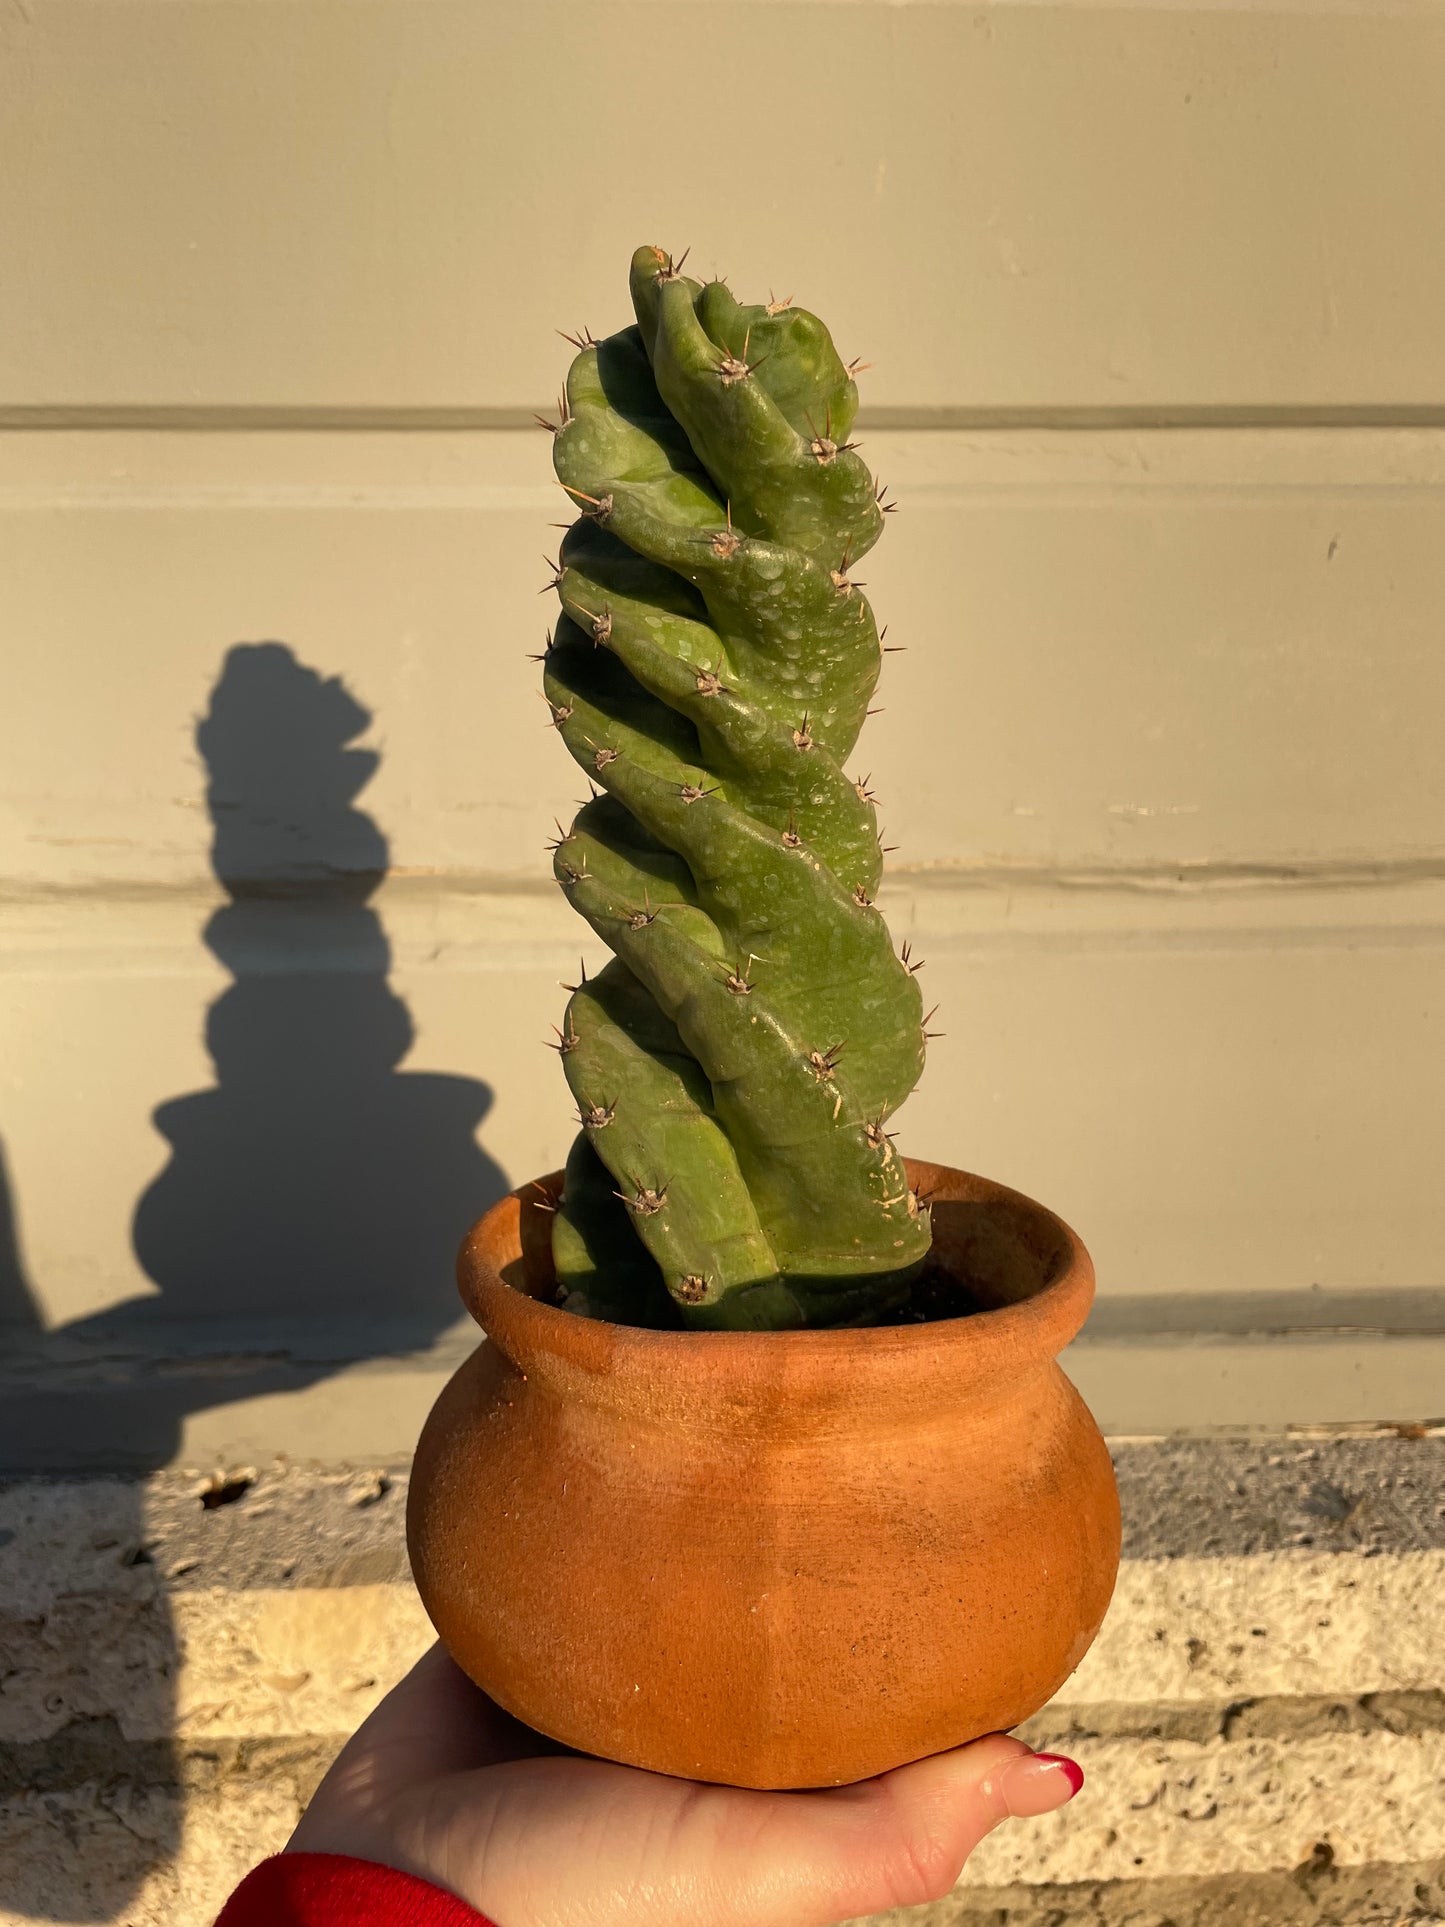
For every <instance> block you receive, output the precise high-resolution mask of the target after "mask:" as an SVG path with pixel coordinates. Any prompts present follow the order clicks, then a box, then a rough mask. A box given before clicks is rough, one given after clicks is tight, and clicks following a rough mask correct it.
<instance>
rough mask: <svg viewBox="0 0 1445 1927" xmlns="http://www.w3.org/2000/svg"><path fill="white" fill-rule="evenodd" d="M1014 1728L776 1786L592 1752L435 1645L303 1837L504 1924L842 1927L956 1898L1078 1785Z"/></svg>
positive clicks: (348, 1749)
mask: <svg viewBox="0 0 1445 1927" xmlns="http://www.w3.org/2000/svg"><path fill="white" fill-rule="evenodd" d="M1082 1780H1083V1774H1082V1772H1081V1770H1080V1769H1079V1768H1078V1767H1077V1766H1075V1765H1074V1763H1073V1761H1071V1760H1063V1759H1060V1758H1058V1757H1057V1756H1055V1755H1052V1754H1044V1753H1039V1754H1035V1753H1031V1752H1030V1751H1029V1749H1028V1748H1027V1747H1026V1746H1025V1745H1024V1744H1023V1742H1022V1741H1020V1740H1014V1739H1007V1738H1005V1737H1004V1736H1003V1735H1001V1734H994V1735H992V1736H990V1737H989V1738H987V1739H982V1740H975V1741H974V1742H973V1743H972V1744H971V1745H969V1746H961V1747H958V1748H956V1749H955V1750H954V1751H952V1752H949V1753H938V1754H935V1755H934V1756H933V1757H932V1758H931V1759H926V1760H918V1761H915V1762H914V1763H913V1764H912V1765H911V1766H900V1767H895V1768H894V1769H893V1771H892V1772H890V1773H882V1774H879V1775H878V1777H877V1778H876V1779H872V1780H862V1781H859V1782H858V1783H857V1784H855V1785H853V1786H841V1787H828V1788H825V1789H823V1790H821V1791H817V1792H806V1793H765V1792H756V1791H752V1790H749V1789H746V1788H738V1787H724V1786H712V1785H708V1784H703V1783H700V1782H697V1781H693V1780H675V1779H672V1778H670V1777H669V1776H667V1775H666V1774H661V1773H646V1772H643V1771H641V1770H640V1769H639V1768H636V1767H630V1766H617V1765H614V1764H612V1763H611V1762H609V1761H606V1760H598V1759H593V1758H591V1757H590V1756H588V1755H584V1754H579V1753H574V1752H572V1751H571V1750H570V1749H568V1748H566V1747H562V1746H559V1745H557V1744H556V1742H554V1741H552V1740H548V1739H545V1738H544V1737H543V1736H542V1735H541V1734H539V1733H534V1732H533V1731H532V1730H531V1729H530V1728H529V1727H525V1726H523V1725H521V1724H520V1723H519V1722H518V1721H516V1720H514V1719H512V1718H511V1717H510V1715H509V1714H507V1713H504V1712H503V1711H502V1709H501V1708H500V1707H499V1706H497V1705H496V1704H495V1703H494V1702H493V1701H492V1700H490V1699H488V1698H487V1696H486V1695H485V1694H484V1693H482V1692H480V1691H478V1689H477V1688H476V1687H475V1686H473V1685H472V1683H471V1681H470V1680H469V1679H467V1677H466V1676H465V1674H463V1673H462V1672H461V1671H460V1670H459V1669H458V1668H457V1666H456V1665H455V1664H454V1663H453V1661H452V1660H451V1659H450V1658H449V1657H448V1656H447V1654H446V1653H445V1652H444V1651H443V1649H442V1648H441V1647H440V1646H434V1647H433V1648H432V1649H431V1651H430V1652H429V1653H428V1654H427V1655H426V1656H425V1658H424V1659H422V1660H421V1661H420V1662H419V1663H418V1664H417V1665H416V1666H415V1667H414V1668H413V1669H412V1671H411V1672H410V1673H409V1674H408V1675H407V1676H406V1678H405V1679H404V1680H402V1682H401V1684H400V1685H399V1686H397V1687H396V1688H395V1689H394V1690H393V1691H392V1692H391V1693H389V1694H388V1695H387V1697H386V1698H385V1699H384V1700H383V1701H382V1702H381V1704H380V1706H378V1707H377V1709H376V1711H375V1712H374V1713H373V1714H372V1715H371V1717H370V1718H369V1719H368V1720H367V1721H366V1722H365V1724H364V1725H363V1726H362V1727H361V1728H360V1729H359V1730H358V1731H357V1733H356V1734H355V1735H354V1737H353V1738H352V1739H351V1740H350V1741H349V1742H348V1743H347V1745H346V1746H345V1748H344V1749H343V1750H342V1752H341V1754H340V1757H339V1758H338V1759H337V1761H336V1763H335V1765H334V1766H333V1767H332V1768H331V1771H330V1772H329V1773H328V1774H327V1775H326V1778H325V1779H324V1780H323V1781H322V1783H321V1785H320V1787H319V1788H318V1790H317V1793H316V1797H315V1799H314V1800H313V1801H312V1802H311V1805H310V1807H309V1808H308V1809H307V1811H306V1813H305V1815H304V1816H303V1818H302V1820H301V1824H300V1825H299V1826H298V1827H297V1829H296V1832H295V1834H294V1835H293V1837H292V1840H291V1843H290V1845H289V1847H288V1848H287V1852H289V1853H338V1854H351V1855H353V1856H355V1857H356V1858H357V1859H361V1860H371V1861H377V1862H380V1863H381V1864H383V1865H385V1866H389V1867H396V1868H399V1869H401V1870H402V1871H403V1872H406V1873H412V1874H416V1875H418V1876H419V1877H420V1878H422V1879H424V1880H428V1881H430V1882H431V1883H432V1884H433V1885H434V1886H438V1887H443V1888H448V1889H450V1890H451V1891H452V1892H453V1893H455V1894H457V1895H459V1896H460V1898H462V1899H463V1900H466V1901H468V1902H470V1904H471V1905H472V1906H473V1907H476V1908H477V1909H479V1911H480V1912H482V1913H484V1914H486V1915H487V1916H488V1917H489V1918H490V1919H492V1920H494V1921H497V1922H499V1923H501V1927H624V1924H625V1927H676V1923H677V1922H678V1921H679V1920H686V1921H688V1922H689V1923H690V1924H691V1927H831V1923H834V1922H838V1921H844V1920H851V1919H853V1918H855V1917H856V1916H858V1915H860V1914H871V1913H880V1912H883V1911H885V1910H886V1909H888V1908H890V1907H909V1906H915V1905H917V1904H918V1903H920V1902H923V1901H928V1900H938V1899H941V1898H942V1897H943V1895H944V1894H946V1893H947V1892H948V1891H949V1889H950V1888H951V1887H952V1886H953V1884H954V1882H955V1881H956V1880H957V1878H958V1876H959V1873H960V1871H961V1869H962V1867H963V1863H964V1861H965V1860H966V1859H967V1858H968V1856H969V1854H970V1853H971V1852H972V1851H973V1849H974V1848H975V1847H976V1846H977V1845H978V1843H979V1841H980V1840H981V1839H982V1838H983V1836H984V1835H985V1834H986V1833H988V1832H989V1831H991V1829H992V1828H994V1827H995V1826H997V1825H998V1823H999V1822H1000V1821H1001V1820H1003V1819H1006V1818H1007V1817H1008V1816H1009V1815H1010V1814H1013V1815H1018V1816H1030V1815H1035V1814H1041V1813H1049V1812H1052V1811H1053V1809H1054V1808H1055V1807H1060V1806H1062V1805H1063V1804H1064V1802H1065V1801H1066V1800H1069V1799H1071V1798H1072V1797H1073V1795H1074V1794H1075V1793H1076V1792H1077V1791H1078V1788H1079V1786H1080V1784H1081V1783H1082Z"/></svg>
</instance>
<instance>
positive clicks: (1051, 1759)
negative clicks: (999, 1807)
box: [1001, 1753, 1084, 1819]
mask: <svg viewBox="0 0 1445 1927" xmlns="http://www.w3.org/2000/svg"><path fill="white" fill-rule="evenodd" d="M1083 1784H1084V1769H1083V1768H1082V1767H1081V1766H1080V1765H1079V1763H1078V1761H1077V1760H1070V1759H1066V1758H1065V1757H1064V1755H1063V1754H1062V1753H1028V1754H1025V1755H1024V1756H1023V1758H1022V1759H1018V1760H1012V1761H1010V1763H1009V1765H1008V1767H1007V1768H1006V1769H1005V1771H1004V1773H1003V1774H1002V1776H1001V1785H1002V1791H1003V1797H1004V1804H1005V1805H1006V1806H1007V1807H1008V1810H1009V1812H1010V1813H1011V1814H1013V1815H1014V1817H1015V1818H1016V1819H1026V1818H1028V1819H1031V1818H1034V1817H1035V1816H1037V1815H1038V1814H1041V1813H1052V1812H1053V1811H1054V1809H1055V1808H1056V1807H1061V1806H1063V1805H1065V1804H1066V1803H1067V1802H1068V1801H1070V1800H1072V1799H1073V1797H1074V1795H1075V1794H1076V1793H1077V1792H1078V1790H1079V1788H1080V1787H1081V1786H1082V1785H1083Z"/></svg>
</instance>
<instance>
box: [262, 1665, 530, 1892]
mask: <svg viewBox="0 0 1445 1927" xmlns="http://www.w3.org/2000/svg"><path fill="white" fill-rule="evenodd" d="M566 1750H567V1749H565V1748H563V1747H559V1746H558V1745H557V1744H556V1743H555V1742H554V1741H552V1740H549V1739H546V1738H544V1737H543V1735H541V1734H540V1733H534V1732H533V1731H532V1729H531V1727H529V1726H523V1725H522V1723H521V1721H520V1720H515V1719H513V1718H512V1716H511V1714H510V1713H507V1712H504V1711H503V1709H502V1708H501V1707H500V1706H498V1705H497V1703H496V1702H495V1700H492V1699H489V1698H488V1697H487V1695H486V1694H485V1693H483V1692H482V1691H481V1690H480V1688H478V1687H476V1686H474V1685H473V1684H472V1682H471V1681H470V1680H469V1679H468V1678H467V1676H466V1674H465V1673H463V1672H462V1670H461V1668H460V1667H459V1666H458V1665H457V1664H456V1662H455V1661H454V1660H453V1659H452V1658H451V1656H450V1655H449V1654H448V1653H447V1652H446V1650H445V1648H444V1647H442V1646H441V1645H440V1644H437V1645H434V1646H432V1647H431V1648H430V1649H429V1650H428V1651H427V1652H425V1653H423V1655H422V1657H421V1658H420V1659H419V1660H418V1661H417V1663H416V1665H415V1666H413V1667H412V1669H411V1671H410V1672H409V1673H408V1674H406V1676H405V1677H404V1678H403V1679H401V1680H400V1681H398V1683H397V1684H396V1685H395V1686H394V1687H393V1688H392V1689H391V1691H390V1692H389V1693H388V1694H387V1695H386V1697H385V1698H384V1699H383V1700H382V1701H381V1702H380V1704H379V1705H378V1706H376V1707H375V1708H374V1709H373V1711H372V1712H371V1713H370V1714H369V1715H368V1717H367V1718H366V1719H365V1720H364V1721H363V1722H362V1724H361V1725H360V1726H359V1727H358V1728H357V1730H356V1732H355V1733H354V1734H353V1735H352V1736H351V1738H350V1739H349V1740H348V1741H347V1743H346V1745H345V1746H344V1747H343V1748H342V1750H341V1752H340V1754H339V1755H338V1756H337V1758H336V1760H335V1761H334V1762H333V1764H332V1766H331V1769H330V1771H329V1772H328V1773H327V1774H326V1777H325V1778H324V1779H323V1780H322V1782H321V1785H320V1787H319V1788H318V1789H317V1792H316V1795H315V1797H314V1798H313V1800H312V1801H311V1804H310V1806H309V1807H308V1808H307V1810H306V1812H305V1814H304V1815H303V1816H302V1819H301V1823H300V1825H299V1826H298V1828H297V1830H296V1833H295V1835H294V1836H293V1839H292V1842H291V1846H292V1848H293V1849H294V1850H305V1851H310V1852H340V1851H342V1850H343V1849H342V1848H341V1847H337V1846H334V1845H329V1844H327V1842H329V1841H331V1840H332V1839H343V1838H344V1839H350V1838H352V1836H353V1835H355V1837H356V1839H357V1840H359V1841H360V1842H361V1843H362V1844H361V1846H360V1847H357V1846H355V1845H353V1846H351V1847H349V1848H347V1849H346V1850H347V1851H360V1852H361V1853H362V1857H363V1858H365V1857H367V1854H366V1850H365V1839H366V1834H365V1829H366V1828H367V1827H368V1826H370V1824H371V1817H372V1815H373V1814H375V1813H376V1812H377V1811H379V1810H380V1809H382V1808H384V1807H386V1806H387V1805H388V1804H390V1803H391V1802H393V1801H395V1800H396V1799H398V1798H399V1797H401V1796H404V1795H406V1794H408V1793H411V1792H413V1791H415V1790H417V1789H419V1788H423V1787H425V1786H426V1785H427V1784H428V1783H430V1782H434V1781H437V1780H441V1779H444V1778H446V1777H447V1776H448V1775H451V1774H458V1773H464V1772H468V1771H470V1770H472V1769H474V1768H476V1767H484V1766H494V1765H497V1764H499V1763H502V1762H506V1761H512V1760H525V1759H531V1758H533V1757H535V1756H537V1755H540V1754H548V1753H559V1752H565V1751H566Z"/></svg>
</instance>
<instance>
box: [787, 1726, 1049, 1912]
mask: <svg viewBox="0 0 1445 1927" xmlns="http://www.w3.org/2000/svg"><path fill="white" fill-rule="evenodd" d="M1083 1778H1084V1776H1083V1772H1082V1769H1081V1768H1080V1767H1078V1766H1077V1765H1076V1764H1075V1763H1074V1762H1073V1761H1072V1760H1066V1759H1063V1758H1060V1757H1059V1756H1057V1755H1054V1754H1047V1753H1032V1752H1030V1750H1029V1748H1028V1747H1026V1746H1025V1745H1024V1744H1023V1742H1022V1741H1021V1740H1014V1739H1009V1738H1006V1737H1005V1736H1004V1735H1002V1734H992V1735H990V1736H989V1737H988V1738H987V1739H982V1740H975V1741H974V1742H973V1743H972V1744H971V1745H969V1746H961V1747H956V1748H954V1749H953V1750H952V1751H951V1752H948V1753H938V1754H934V1755H933V1756H932V1757H931V1758H929V1759H925V1760H916V1761H914V1762H913V1764H912V1765H910V1766H903V1767H896V1768H895V1769H894V1770H893V1771H892V1772H891V1773H884V1774H880V1775H879V1777H878V1778H877V1779H876V1780H868V1781H864V1782H862V1783H861V1784H860V1785H858V1786H856V1787H840V1788H838V1789H837V1791H836V1793H832V1792H830V1793H826V1794H822V1795H818V1796H815V1797H816V1798H818V1799H820V1800H825V1801H834V1802H836V1803H837V1804H838V1805H839V1806H840V1807H841V1808H842V1809H843V1811H844V1812H845V1813H846V1814H847V1815H848V1822H849V1824H848V1825H847V1827H846V1830H845V1833H844V1836H843V1837H842V1838H840V1839H839V1840H837V1841H835V1843H834V1848H835V1854H836V1859H835V1866H836V1869H837V1872H838V1874H839V1875H840V1877H841V1879H842V1882H843V1885H844V1888H845V1891H844V1892H843V1893H842V1894H841V1895H840V1898H841V1899H843V1900H845V1901H846V1903H847V1909H848V1911H849V1912H850V1913H852V1914H859V1915H861V1914H871V1913H882V1912H886V1911H887V1910H888V1909H889V1908H891V1907H913V1906H918V1905H921V1904H922V1903H924V1902H926V1901H932V1900H940V1899H942V1898H943V1896H944V1895H945V1894H947V1893H948V1892H949V1891H950V1890H951V1888H952V1887H953V1886H954V1884H955V1882H956V1881H957V1879H958V1877H959V1875H960V1873H962V1871H963V1866H964V1862H965V1861H966V1860H967V1859H968V1857H969V1855H970V1854H971V1853H972V1852H973V1850H974V1848H975V1847H976V1846H977V1845H978V1843H979V1842H980V1840H982V1839H983V1838H984V1836H985V1835H986V1834H988V1833H991V1832H992V1831H993V1829H994V1828H995V1827H996V1826H998V1825H999V1823H1000V1822H1001V1821H1003V1820H1006V1819H1009V1818H1018V1819H1026V1818H1033V1817H1037V1816H1038V1815H1041V1814H1045V1813H1052V1812H1053V1811H1054V1810H1055V1809H1056V1808H1058V1807H1061V1806H1063V1805H1064V1804H1065V1803H1066V1802H1067V1801H1069V1800H1071V1799H1072V1798H1073V1796H1074V1794H1075V1793H1077V1792H1078V1790H1079V1787H1080V1786H1081V1785H1082V1784H1083ZM839 1917H841V1915H835V1916H830V1918H839Z"/></svg>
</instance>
